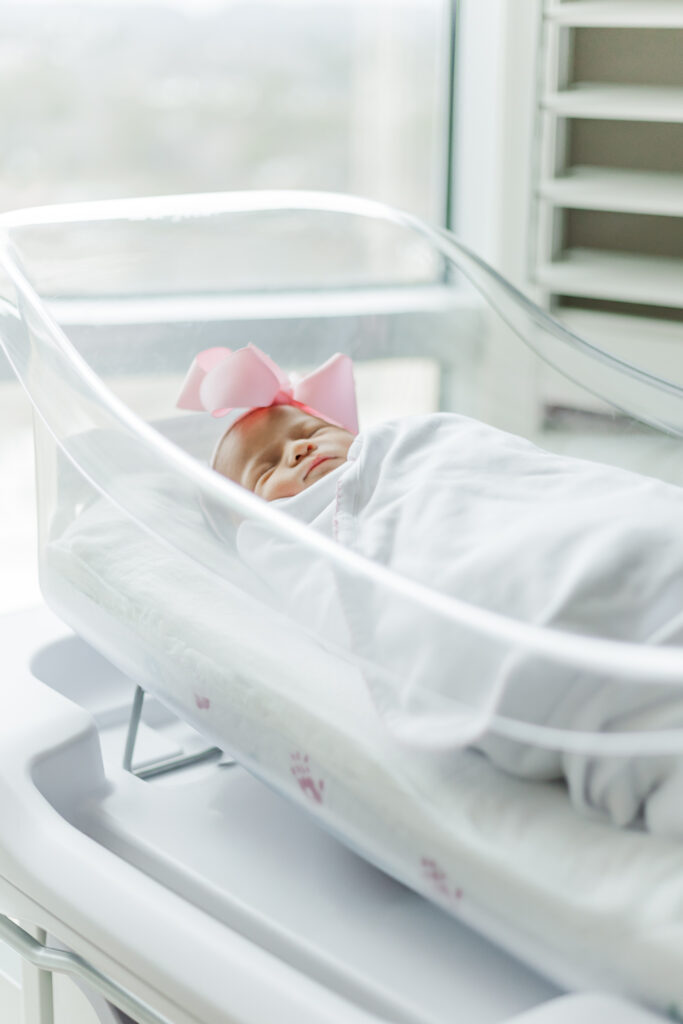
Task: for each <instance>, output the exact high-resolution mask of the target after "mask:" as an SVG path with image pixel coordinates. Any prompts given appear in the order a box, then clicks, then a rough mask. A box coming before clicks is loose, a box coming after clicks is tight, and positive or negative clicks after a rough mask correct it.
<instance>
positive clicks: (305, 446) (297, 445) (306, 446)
mask: <svg viewBox="0 0 683 1024" xmlns="http://www.w3.org/2000/svg"><path fill="white" fill-rule="evenodd" d="M314 448H315V445H314V444H313V443H312V442H311V441H295V442H294V461H295V462H298V461H299V459H303V457H304V456H305V455H308V453H309V452H312V451H313V449H314Z"/></svg>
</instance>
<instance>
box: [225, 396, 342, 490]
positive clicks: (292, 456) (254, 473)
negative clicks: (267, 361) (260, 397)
mask: <svg viewBox="0 0 683 1024" xmlns="http://www.w3.org/2000/svg"><path fill="white" fill-rule="evenodd" d="M352 441H353V434H350V433H349V432H348V430H343V429H342V428H341V427H334V426H332V424H331V423H326V422H325V420H320V419H317V418H316V417H315V416H310V415H308V413H305V412H304V411H303V409H298V408H297V407H296V406H293V405H273V406H269V407H268V408H266V409H255V410H254V411H253V412H250V413H249V415H248V416H245V418H244V419H242V420H239V421H238V422H237V423H236V424H235V426H234V427H233V428H232V429H231V430H229V431H228V433H227V434H226V435H225V437H224V438H223V440H222V442H221V444H220V447H219V449H218V453H217V455H216V458H215V460H214V468H215V469H217V470H218V472H219V473H222V474H223V476H227V477H228V479H229V480H234V481H235V482H236V483H238V484H241V485H242V487H246V488H247V489H248V490H250V491H253V492H254V494H258V495H259V496H260V497H261V498H265V499H266V501H274V500H275V498H290V497H292V495H294V494H299V493H300V492H301V491H303V490H305V488H306V487H310V485H311V484H314V483H315V482H316V480H320V479H321V477H323V476H327V474H328V473H330V472H331V471H332V470H333V469H336V468H337V466H341V464H342V463H343V462H346V456H347V454H348V451H349V448H350V447H351V442H352Z"/></svg>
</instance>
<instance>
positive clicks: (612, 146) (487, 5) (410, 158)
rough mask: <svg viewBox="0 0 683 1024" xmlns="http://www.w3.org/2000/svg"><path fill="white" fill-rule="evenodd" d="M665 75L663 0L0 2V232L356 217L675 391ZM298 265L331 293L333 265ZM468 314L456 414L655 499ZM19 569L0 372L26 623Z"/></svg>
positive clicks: (2, 564) (548, 373) (1, 587)
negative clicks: (462, 268) (259, 198)
mask: <svg viewBox="0 0 683 1024" xmlns="http://www.w3.org/2000/svg"><path fill="white" fill-rule="evenodd" d="M681 53H683V2H682V0H666V2H663V3H654V2H648V0H610V2H609V3H605V2H595V0H154V2H152V0H147V2H145V0H0V123H1V124H2V139H3V144H2V146H1V147H0V213H1V212H2V211H5V210H11V209H17V208H22V207H27V206H35V205H42V204H51V203H63V202H72V201H81V200H90V199H110V198H111V199H113V198H120V197H128V196H141V195H164V194H177V193H183V192H205V191H223V190H232V189H268V188H273V189H323V190H331V191H337V192H344V193H350V194H353V195H358V196H365V197H369V198H372V199H377V200H381V201H383V202H385V203H388V204H391V205H393V206H396V207H398V208H400V209H403V210H406V211H408V212H410V213H412V214H415V215H417V216H418V217H421V218H423V219H424V220H426V221H428V222H430V223H432V224H434V225H437V226H439V227H449V228H451V229H453V230H454V231H455V232H456V234H457V235H458V236H459V238H460V239H461V240H462V241H463V242H464V243H465V244H466V245H468V246H469V247H470V248H471V249H473V250H474V251H475V252H476V253H477V254H478V255H480V256H482V257H483V258H484V259H485V260H487V261H488V263H489V264H491V265H492V266H493V267H494V268H496V270H498V271H499V272H500V273H501V274H503V275H504V276H505V277H506V278H507V279H508V280H509V281H511V282H512V283H513V284H515V285H517V286H518V287H519V288H520V289H521V290H522V291H523V292H525V293H526V294H527V295H529V297H530V298H531V299H532V300H533V301H534V302H536V303H538V304H539V305H540V306H541V307H543V308H544V309H546V310H547V311H549V312H550V313H551V314H553V315H554V316H555V317H556V318H558V319H560V320H561V321H562V322H563V323H564V324H565V325H566V326H568V327H569V328H570V329H571V330H573V331H574V332H576V333H577V334H578V335H580V336H581V337H583V338H586V339H588V340H589V341H591V342H593V343H594V344H595V345H597V346H599V347H600V348H602V349H604V350H606V351H608V352H610V353H612V354H614V355H616V356H618V357H619V359H621V360H624V361H626V362H628V363H633V364H635V365H636V366H639V367H642V368H644V369H645V370H647V371H648V372H649V373H652V374H654V375H656V376H658V377H662V378H665V379H667V380H670V381H674V382H675V383H678V384H683V231H682V230H681V222H682V218H683V62H682V61H681V59H680V55H681ZM177 255H178V254H175V256H176V260H177ZM300 257H301V258H305V259H307V260H312V259H313V260H315V259H317V260H318V263H319V265H320V268H321V272H323V270H324V272H326V273H329V274H331V275H332V276H334V274H335V271H336V269H337V268H336V266H335V260H337V261H339V260H343V258H344V257H343V254H341V253H335V252H334V250H333V248H326V249H325V252H324V253H321V254H320V255H319V258H318V257H317V256H314V255H313V254H311V253H306V254H305V256H304V255H302V254H297V253H294V252H292V257H291V258H292V260H293V261H296V260H297V259H299V258H300ZM169 258H170V257H169ZM194 258H195V257H193V259H194ZM206 262H207V266H206V268H202V267H201V266H198V267H196V272H197V274H199V275H200V276H201V275H202V274H203V273H206V275H207V280H208V279H209V278H210V276H211V273H212V271H213V270H214V269H215V268H213V267H212V266H211V254H210V250H209V249H207V250H206ZM295 265H296V264H295ZM130 266H132V267H133V269H134V264H130ZM130 266H127V267H124V268H123V270H125V272H126V273H130ZM340 267H341V263H340ZM119 269H121V268H119ZM406 283H409V282H407V279H406V280H404V279H403V278H402V279H401V281H394V282H393V284H394V285H397V284H401V285H405V284H406ZM110 284H111V293H112V294H114V293H115V291H116V286H117V280H116V278H115V276H114V275H113V276H112V280H111V282H110ZM399 291H400V290H399V289H398V288H394V296H393V300H395V301H398V298H397V296H398V295H399ZM415 301H416V295H415V294H414V293H413V294H412V295H409V294H408V293H407V292H405V290H404V302H405V303H409V302H415ZM463 301H464V302H465V301H467V302H470V301H471V300H470V299H467V300H463ZM465 312H466V311H465V309H464V306H463V312H462V316H464V315H465ZM470 312H474V313H476V315H477V316H478V317H479V320H478V321H477V323H480V324H481V329H479V327H473V328H472V330H471V333H472V335H473V337H474V341H475V343H476V344H477V345H478V349H479V351H478V354H477V360H478V363H477V379H476V392H477V403H476V404H471V405H468V404H467V403H465V405H464V409H465V411H472V412H474V414H475V415H481V416H482V418H485V419H487V420H489V421H490V422H493V423H495V424H497V425H498V426H502V427H504V428H505V429H509V430H512V431H514V432H518V433H522V434H526V435H527V436H530V437H532V438H534V439H536V440H538V441H539V442H540V443H541V444H543V445H546V446H548V447H555V448H556V449H560V450H572V451H575V452H576V453H577V454H581V453H582V452H583V451H584V450H585V451H588V450H590V452H591V453H593V454H597V455H598V456H600V457H604V458H606V459H607V460H610V461H619V460H622V461H624V458H623V456H624V452H625V451H626V448H627V447H628V461H629V464H631V465H633V466H634V467H635V468H639V469H641V470H643V471H646V472H649V471H652V472H655V473H659V474H660V475H663V476H666V477H668V478H674V476H676V474H674V472H673V471H672V469H671V466H672V465H673V463H674V462H675V463H676V464H678V461H679V460H678V455H677V448H676V451H675V457H674V454H672V448H671V445H668V446H667V445H666V444H663V441H662V439H661V438H658V439H657V438H652V437H650V436H648V434H647V431H643V430H642V429H641V428H640V427H636V426H635V425H634V424H633V422H632V421H631V422H627V420H626V418H625V417H623V416H618V415H614V412H613V411H611V410H609V409H608V408H607V407H606V406H605V404H604V403H603V402H601V400H600V399H599V397H597V395H591V394H590V392H589V391H586V390H585V389H583V388H582V389H579V388H577V387H576V386H574V385H573V384H572V383H571V381H570V380H568V379H567V378H566V377H564V376H561V375H560V374H558V373H557V372H555V371H554V370H553V369H552V368H551V367H550V366H548V365H546V364H543V363H542V362H541V361H540V360H539V359H538V358H537V357H536V356H535V355H533V353H532V352H531V351H530V350H529V349H527V348H526V347H525V346H522V345H519V344H517V343H516V342H514V343H511V339H510V337H509V336H504V334H502V333H500V332H498V331H497V329H494V328H493V327H492V325H491V323H490V322H489V321H490V320H491V318H490V316H489V314H490V308H488V309H487V308H486V306H485V305H484V304H482V303H479V306H478V307H477V308H476V309H475V304H472V305H471V308H470ZM459 316H460V313H459ZM473 323H474V321H473ZM484 328H486V330H485V329H484ZM508 335H509V332H508ZM513 341H514V339H513ZM385 384H386V389H387V390H388V391H395V389H396V386H397V385H396V382H395V381H394V380H393V379H392V380H389V378H388V377H387V380H386V382H385ZM360 386H361V387H366V388H367V387H368V386H369V385H367V382H366V383H363V382H360ZM375 386H376V385H375V384H374V383H373V385H372V387H373V388H375ZM425 386H427V384H426V385H425ZM467 386H468V382H467V381H464V380H461V381H460V392H461V395H462V392H463V390H466V388H467ZM471 390H475V388H474V385H473V387H472V389H471ZM595 390H596V392H598V393H599V391H600V387H599V382H596V388H595ZM458 408H463V406H462V405H461V404H459V405H458ZM625 431H626V433H625ZM636 434H637V436H636ZM584 439H585V445H584ZM665 440H666V439H665ZM582 445H584V447H582ZM676 473H680V470H678V469H677V470H676ZM676 478H677V477H676ZM35 548H36V539H35V499H34V482H33V451H32V439H31V411H30V407H29V403H28V400H27V399H26V397H25V395H24V394H23V392H22V391H21V389H20V387H19V385H18V384H17V383H16V382H15V380H14V379H13V376H12V373H11V370H10V368H9V366H8V365H7V363H6V361H5V359H4V356H3V355H2V353H0V613H2V612H4V611H8V610H11V609H17V608H21V607H26V606H29V605H32V604H35V603H37V602H38V601H39V600H40V593H39V590H38V583H37V569H36V552H35Z"/></svg>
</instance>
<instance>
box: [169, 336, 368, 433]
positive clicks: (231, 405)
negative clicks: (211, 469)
mask: <svg viewBox="0 0 683 1024" xmlns="http://www.w3.org/2000/svg"><path fill="white" fill-rule="evenodd" d="M176 405H177V406H178V408H179V409H192V410H195V411H204V412H210V413H211V415H212V416H227V414H228V413H229V412H231V411H232V410H234V409H240V408H242V409H245V412H244V413H243V414H242V415H241V416H238V417H237V419H236V420H235V421H234V423H237V422H238V421H239V420H240V419H243V417H244V416H248V415H249V413H250V412H252V411H253V410H254V409H258V408H267V407H268V406H271V405H295V406H298V407H299V408H300V409H303V410H304V412H307V413H309V414H310V415H312V416H317V417H318V418H319V419H323V420H325V421H326V422H328V423H332V424H334V426H336V427H343V428H344V429H345V430H348V431H350V433H352V434H357V433H358V413H357V409H356V392H355V387H354V381H353V365H352V363H351V360H350V359H349V357H348V356H345V355H342V354H341V353H340V352H337V354H336V355H334V356H332V357H331V358H330V359H328V360H327V362H326V363H323V365H322V366H319V367H318V369H317V370H313V371H312V372H311V373H309V374H307V375H306V376H305V377H302V378H301V379H300V380H296V381H293V380H290V378H289V377H288V376H287V375H286V374H285V373H284V372H283V371H282V370H281V369H280V367H279V366H278V365H277V363H274V362H273V360H272V359H270V358H269V357H268V356H267V355H266V354H265V352H262V351H261V349H260V348H257V347H256V345H247V347H246V348H239V349H237V350H236V351H234V352H233V351H232V350H231V349H229V348H207V349H205V350H204V351H203V352H199V353H198V355H196V356H195V358H194V359H193V361H192V365H191V366H190V369H189V371H188V374H187V377H186V378H185V381H184V383H183V386H182V388H181V391H180V395H179V397H178V401H177V402H176ZM234 423H233V424H231V426H234Z"/></svg>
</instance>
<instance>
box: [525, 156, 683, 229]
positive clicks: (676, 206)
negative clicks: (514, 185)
mask: <svg viewBox="0 0 683 1024" xmlns="http://www.w3.org/2000/svg"><path fill="white" fill-rule="evenodd" d="M538 194H539V195H540V196H541V197H542V198H543V199H547V200H549V201H550V202H551V203H554V204H555V205H556V206H564V207H570V208H572V209H579V210H614V211H619V212H623V213H650V214H662V215H664V216H671V217H683V175H680V174H667V173H664V172H661V171H634V170H628V169H625V168H618V167H571V168H569V170H568V171H567V173H566V174H564V175H562V176H561V177H558V178H549V179H547V180H545V181H542V182H541V183H540V185H539V187H538Z"/></svg>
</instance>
